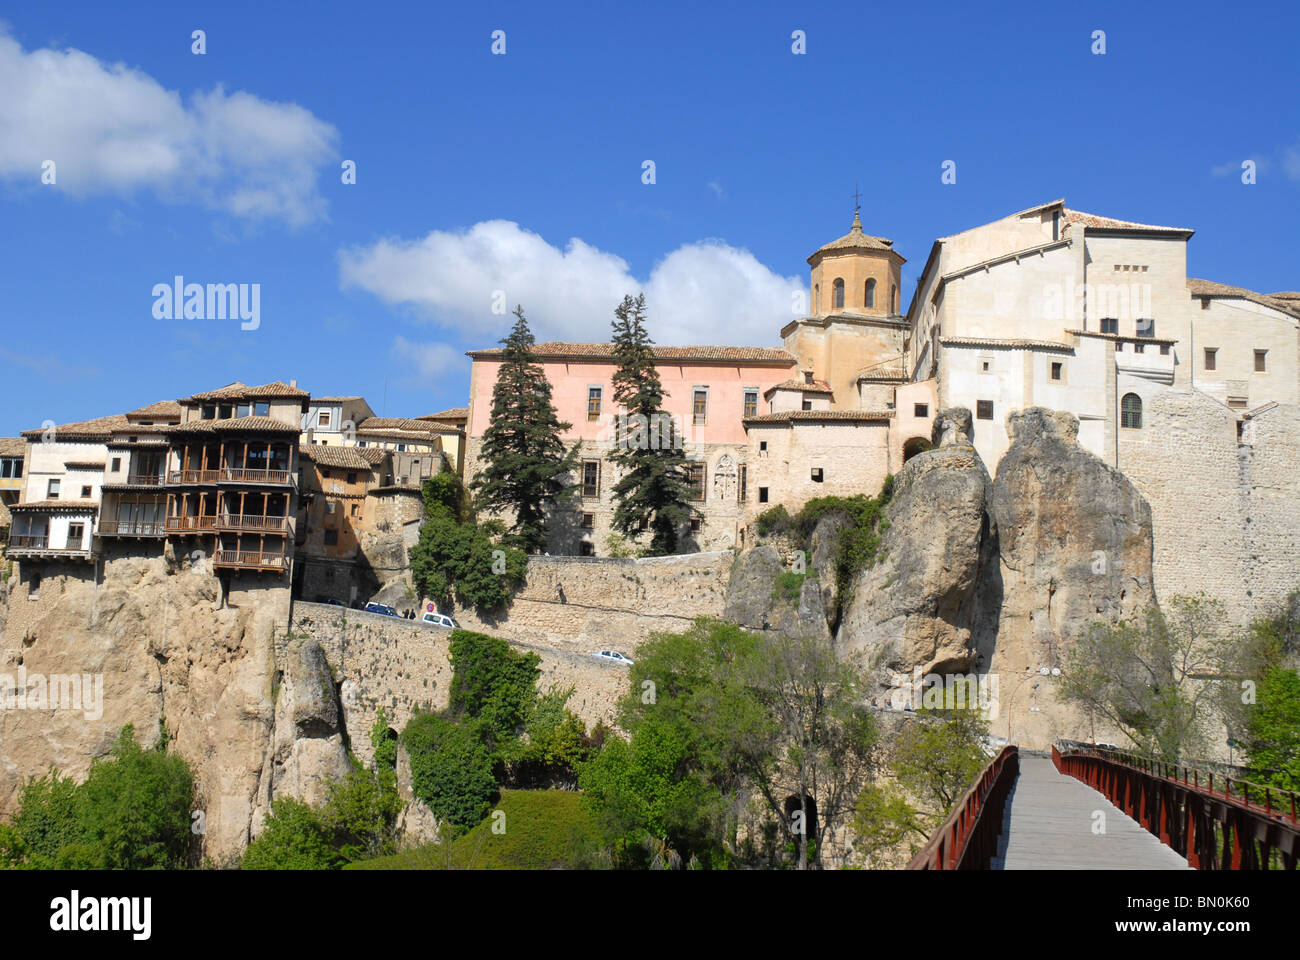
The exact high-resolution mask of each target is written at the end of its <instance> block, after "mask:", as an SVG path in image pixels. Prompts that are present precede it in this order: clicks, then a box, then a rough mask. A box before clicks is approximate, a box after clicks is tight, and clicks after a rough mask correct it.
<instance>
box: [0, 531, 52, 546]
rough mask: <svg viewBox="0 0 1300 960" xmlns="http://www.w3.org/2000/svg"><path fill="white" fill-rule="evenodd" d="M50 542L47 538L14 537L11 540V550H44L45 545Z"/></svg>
mask: <svg viewBox="0 0 1300 960" xmlns="http://www.w3.org/2000/svg"><path fill="white" fill-rule="evenodd" d="M48 541H49V537H46V536H29V535H26V534H24V535H23V536H16V535H15V536H12V537H10V538H9V549H10V550H44V549H45V544H46V543H47V542H48Z"/></svg>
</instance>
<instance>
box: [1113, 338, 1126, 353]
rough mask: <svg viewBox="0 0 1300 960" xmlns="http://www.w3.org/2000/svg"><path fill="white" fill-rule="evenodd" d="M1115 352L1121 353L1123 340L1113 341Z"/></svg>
mask: <svg viewBox="0 0 1300 960" xmlns="http://www.w3.org/2000/svg"><path fill="white" fill-rule="evenodd" d="M1115 352H1116V353H1123V352H1124V341H1123V340H1116V341H1115Z"/></svg>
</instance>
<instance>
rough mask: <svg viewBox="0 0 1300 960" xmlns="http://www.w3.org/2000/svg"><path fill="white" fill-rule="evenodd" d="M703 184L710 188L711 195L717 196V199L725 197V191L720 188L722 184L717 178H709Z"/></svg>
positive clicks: (724, 198)
mask: <svg viewBox="0 0 1300 960" xmlns="http://www.w3.org/2000/svg"><path fill="white" fill-rule="evenodd" d="M705 186H706V187H708V188H709V189H710V190H712V191H713V195H714V196H715V197H717V198H718V199H719V200H726V199H727V191H726V190H724V189H722V184H721V183H719V182H718V181H717V180H710V181H709V182H708V183H706V184H705Z"/></svg>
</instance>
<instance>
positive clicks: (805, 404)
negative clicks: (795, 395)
mask: <svg viewBox="0 0 1300 960" xmlns="http://www.w3.org/2000/svg"><path fill="white" fill-rule="evenodd" d="M800 409H802V410H811V409H812V401H811V400H805V401H804V402H803V404H802V405H801V407H800Z"/></svg>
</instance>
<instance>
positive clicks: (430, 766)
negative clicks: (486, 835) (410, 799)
mask: <svg viewBox="0 0 1300 960" xmlns="http://www.w3.org/2000/svg"><path fill="white" fill-rule="evenodd" d="M402 743H403V745H404V746H405V747H406V751H407V753H409V754H410V757H411V787H412V790H413V791H414V793H415V795H416V796H417V797H419V798H420V799H421V800H423V801H424V803H425V804H427V805H428V807H429V809H430V810H432V811H433V814H434V816H436V817H438V818H439V819H440V820H449V821H451V822H452V823H454V824H456V825H458V826H462V827H471V826H473V825H474V824H476V823H478V822H479V821H480V820H482V819H483V816H484V814H485V813H487V809H488V801H489V800H490V799H491V798H492V796H493V795H494V794H495V792H496V787H497V784H496V779H495V778H494V777H493V776H492V757H491V754H490V753H489V752H488V749H487V747H486V746H484V744H483V740H482V738H481V736H480V732H479V731H478V730H477V729H475V727H474V726H472V725H470V724H467V723H458V722H456V721H455V720H453V719H451V718H449V717H445V716H442V715H440V714H434V713H424V714H419V715H417V716H415V717H412V718H411V721H410V722H409V723H408V724H407V725H406V729H405V730H403V731H402Z"/></svg>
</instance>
